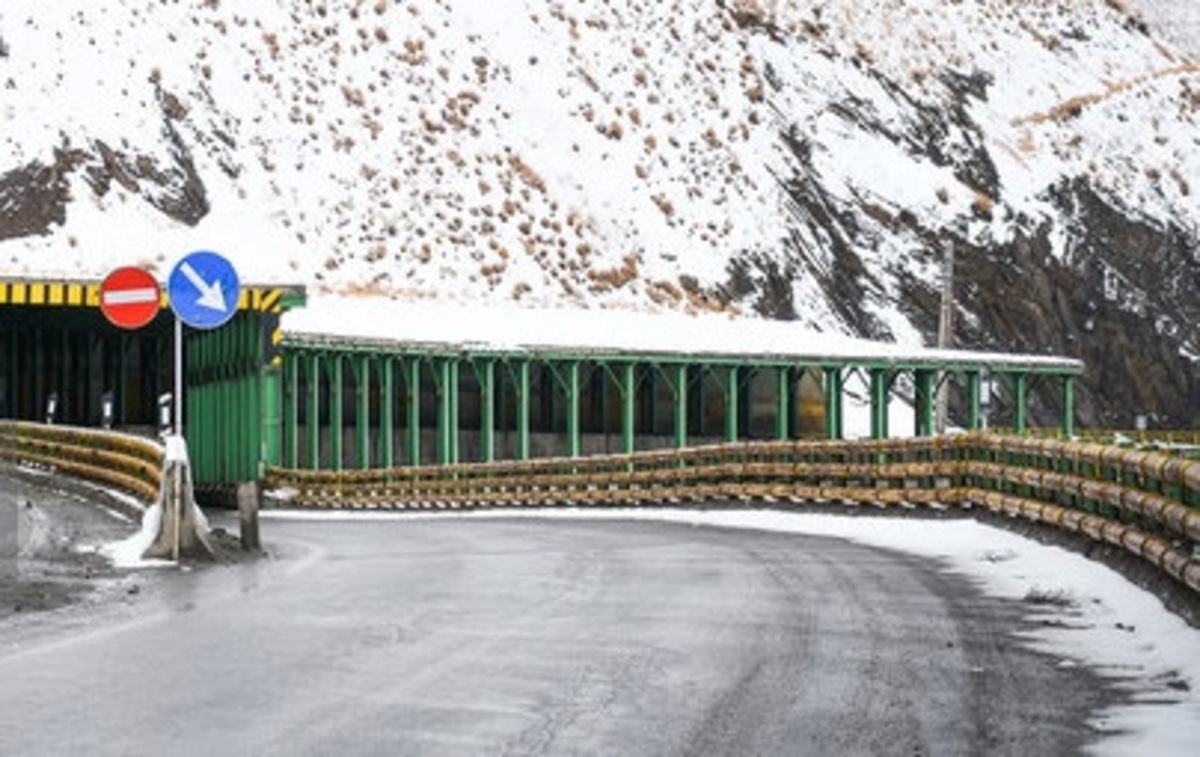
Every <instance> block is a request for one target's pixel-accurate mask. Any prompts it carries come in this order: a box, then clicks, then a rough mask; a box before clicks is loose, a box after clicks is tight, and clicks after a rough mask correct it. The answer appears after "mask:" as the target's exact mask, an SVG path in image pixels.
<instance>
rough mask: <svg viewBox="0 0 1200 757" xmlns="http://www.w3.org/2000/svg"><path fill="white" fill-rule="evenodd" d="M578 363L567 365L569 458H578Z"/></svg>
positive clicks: (573, 361) (576, 361)
mask: <svg viewBox="0 0 1200 757" xmlns="http://www.w3.org/2000/svg"><path fill="white" fill-rule="evenodd" d="M579 394H580V391H579V361H578V360H572V361H571V362H570V363H569V364H568V365H567V447H568V451H569V453H570V455H571V457H579V454H580V434H579Z"/></svg>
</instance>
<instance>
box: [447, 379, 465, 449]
mask: <svg viewBox="0 0 1200 757" xmlns="http://www.w3.org/2000/svg"><path fill="white" fill-rule="evenodd" d="M458 373H459V362H458V360H451V361H450V386H449V388H448V391H449V393H450V427H449V431H450V463H451V464H454V465H457V464H458V461H459V459H460V458H461V457H462V449H461V446H460V444H459V438H458V427H459V396H458V388H459V381H458Z"/></svg>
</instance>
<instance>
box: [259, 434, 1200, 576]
mask: <svg viewBox="0 0 1200 757" xmlns="http://www.w3.org/2000/svg"><path fill="white" fill-rule="evenodd" d="M266 484H267V486H268V487H271V488H273V489H275V490H285V491H286V496H287V501H288V503H289V505H291V506H297V507H318V508H334V507H336V508H396V509H431V508H464V507H503V506H510V505H519V506H548V505H573V506H581V507H588V506H605V505H631V504H672V503H678V502H700V501H708V500H729V499H733V500H738V499H759V500H787V501H796V502H852V503H861V504H873V505H878V506H881V507H888V506H905V507H917V506H922V505H924V506H931V505H938V506H959V507H982V508H986V509H987V510H989V511H992V512H996V513H1004V514H1007V515H1009V516H1016V517H1022V518H1026V519H1028V520H1032V521H1038V522H1042V523H1047V524H1050V525H1052V526H1055V527H1057V528H1061V529H1064V530H1066V531H1069V532H1072V533H1076V534H1079V535H1081V536H1084V537H1087V538H1091V539H1094V540H1097V541H1104V542H1108V543H1111V544H1114V545H1116V546H1118V547H1121V548H1122V549H1125V550H1126V551H1128V552H1131V553H1133V554H1135V555H1137V556H1139V557H1141V558H1143V559H1146V560H1148V561H1150V562H1151V563H1153V564H1154V565H1156V566H1158V567H1159V568H1160V569H1162V570H1164V571H1166V572H1167V573H1169V574H1170V575H1171V576H1173V577H1174V578H1176V579H1178V580H1180V581H1183V582H1184V583H1185V584H1187V585H1188V586H1189V587H1191V588H1192V589H1193V590H1195V591H1200V558H1198V557H1194V556H1193V555H1196V554H1198V553H1197V551H1196V549H1197V545H1198V544H1200V461H1194V460H1189V459H1186V458H1182V457H1176V456H1172V455H1167V454H1160V453H1157V452H1150V451H1146V450H1140V449H1136V448H1122V447H1117V446H1112V445H1104V444H1097V443H1088V442H1075V441H1060V440H1057V439H1050V438H1036V437H1020V436H1006V435H1001V434H996V433H991V432H988V433H970V434H962V435H955V436H945V437H932V438H914V439H886V440H864V441H820V442H812V441H794V442H747V443H737V444H722V445H715V446H707V447H694V448H689V449H682V450H669V451H655V452H643V453H637V454H632V455H606V456H598V457H584V458H549V459H538V460H528V461H502V462H492V463H470V464H463V465H450V466H428V467H413V468H396V469H385V470H353V471H308V470H291V469H282V468H269V469H268V470H267V473H266Z"/></svg>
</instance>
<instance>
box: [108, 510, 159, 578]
mask: <svg viewBox="0 0 1200 757" xmlns="http://www.w3.org/2000/svg"><path fill="white" fill-rule="evenodd" d="M162 515H163V513H162V505H160V504H154V505H151V506H150V507H149V508H147V509H146V511H145V513H143V514H142V527H141V529H140V530H139V531H138V532H137V533H135V534H133V535H132V536H130V537H129V538H127V539H122V540H121V541H117V542H111V543H109V544H104V545H102V546H101V547H100V549H99V552H100V554H101V555H103V556H105V557H107V558H108V559H109V560H111V561H112V564H113V565H114V566H115V567H117V568H157V567H165V566H173V565H174V564H175V563H173V562H171V561H170V560H146V559H144V558H143V557H142V555H144V554H145V553H146V550H147V549H149V548H150V545H151V544H153V543H154V540H155V539H156V538H157V537H158V529H159V527H160V526H161V525H162Z"/></svg>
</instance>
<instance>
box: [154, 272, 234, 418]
mask: <svg viewBox="0 0 1200 757" xmlns="http://www.w3.org/2000/svg"><path fill="white" fill-rule="evenodd" d="M240 293H241V285H240V283H239V281H238V275H237V271H235V270H234V268H233V264H232V263H230V262H229V261H228V260H226V259H225V258H223V257H221V256H220V255H218V254H217V253H215V252H210V251H208V250H198V251H196V252H193V253H191V254H189V255H187V256H185V257H184V258H183V259H182V260H180V261H179V262H178V263H176V264H175V268H174V269H173V270H172V271H171V276H170V278H168V279H167V295H168V297H169V299H170V301H171V309H172V310H174V311H175V428H174V432H175V434H176V435H178V436H183V407H184V405H183V324H185V323H186V324H187V325H189V326H191V327H192V328H194V329H215V328H217V327H219V326H223V325H224V324H225V323H226V322H228V321H229V319H230V318H233V314H234V313H236V312H237V303H238V296H239V295H240Z"/></svg>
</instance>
